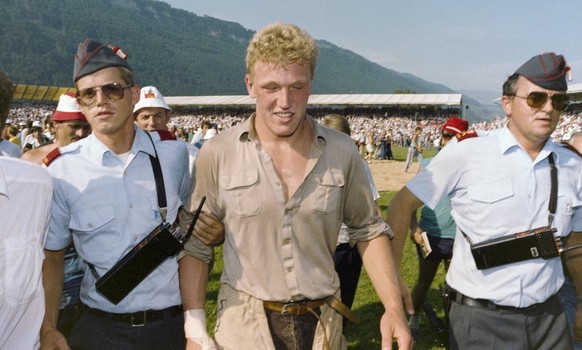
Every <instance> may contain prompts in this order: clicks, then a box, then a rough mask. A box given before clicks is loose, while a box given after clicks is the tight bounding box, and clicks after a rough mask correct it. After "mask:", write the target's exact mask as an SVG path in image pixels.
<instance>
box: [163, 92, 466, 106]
mask: <svg viewBox="0 0 582 350" xmlns="http://www.w3.org/2000/svg"><path fill="white" fill-rule="evenodd" d="M462 96H463V95H461V94H337V95H311V96H310V97H309V104H310V105H321V106H337V105H358V106H372V105H375V106H379V105H398V106H402V105H416V106H418V105H424V106H460V105H461V104H462ZM166 102H167V103H168V104H169V105H174V106H252V105H254V104H255V100H254V99H252V98H250V97H249V96H247V95H231V96H166Z"/></svg>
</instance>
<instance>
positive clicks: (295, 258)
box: [185, 115, 392, 302]
mask: <svg viewBox="0 0 582 350" xmlns="http://www.w3.org/2000/svg"><path fill="white" fill-rule="evenodd" d="M306 118H307V121H308V123H309V125H310V127H311V128H312V130H314V132H313V134H314V135H315V136H314V140H313V145H312V147H311V152H310V155H309V160H308V162H307V168H306V170H305V175H304V180H303V182H302V184H301V185H300V186H299V187H298V188H297V191H296V192H295V193H294V194H293V195H292V197H291V198H290V199H289V201H288V202H286V201H285V197H284V193H283V187H282V184H281V180H280V179H279V177H278V175H277V174H276V172H275V169H274V166H273V161H272V159H271V157H270V156H269V155H268V154H267V152H265V151H264V150H263V149H262V147H261V145H260V143H259V141H258V139H257V137H256V135H255V132H254V128H253V122H254V115H252V116H251V117H250V118H249V119H247V120H246V121H245V122H243V123H240V124H238V125H236V126H234V127H232V128H230V129H228V130H226V131H224V132H222V133H220V134H219V135H217V136H215V137H214V138H212V139H210V140H208V141H207V142H206V143H205V144H204V146H203V147H202V148H201V150H200V153H199V154H198V158H197V159H196V171H195V186H193V189H194V192H193V193H192V195H191V197H190V199H189V201H188V203H186V205H187V206H186V208H187V209H188V211H190V212H193V211H194V210H195V204H196V203H199V201H200V198H201V197H202V196H206V197H207V199H206V204H205V206H204V207H205V210H206V211H207V212H209V213H210V214H211V215H213V216H215V217H216V218H218V219H219V220H221V221H222V222H223V223H224V225H225V242H224V248H223V249H224V250H223V256H224V270H223V273H222V277H221V282H223V283H226V284H228V285H229V286H231V287H232V288H233V289H235V290H238V291H240V292H243V293H246V294H249V295H251V296H253V297H255V298H258V299H261V300H269V301H280V302H288V301H292V300H302V299H312V300H313V299H321V298H324V297H327V296H330V295H333V294H334V293H335V292H336V291H337V290H338V288H339V280H338V277H337V274H336V272H335V269H334V263H333V260H332V255H333V253H334V250H335V247H336V243H337V239H338V234H339V232H340V227H341V224H342V222H344V223H346V225H347V226H348V228H349V230H348V232H349V236H350V241H351V242H352V243H355V242H356V241H366V240H370V239H373V238H375V237H377V236H379V235H381V234H388V235H390V236H392V231H391V230H390V228H389V226H388V224H386V223H385V222H384V221H383V220H382V219H381V218H380V217H379V216H378V213H377V209H376V206H375V203H374V200H373V199H372V193H371V190H370V186H369V184H368V178H367V176H366V173H365V171H364V167H363V164H362V160H361V156H360V155H359V154H358V151H357V149H356V147H355V145H354V143H353V141H352V140H351V138H350V137H348V136H347V135H345V134H342V133H340V132H337V131H335V130H332V129H329V128H326V127H323V126H321V125H320V124H318V123H316V122H315V120H314V119H313V118H311V117H309V116H307V117H306ZM206 252H207V250H205V248H204V247H201V246H200V243H199V242H198V241H196V240H195V239H191V240H190V241H189V242H188V244H187V245H186V250H185V253H186V254H189V255H193V256H196V257H198V258H201V259H203V260H207V259H208V256H207V255H205V254H206ZM200 254H202V256H201V255H200Z"/></svg>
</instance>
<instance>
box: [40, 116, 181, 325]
mask: <svg viewBox="0 0 582 350" xmlns="http://www.w3.org/2000/svg"><path fill="white" fill-rule="evenodd" d="M135 130H136V135H135V139H134V142H133V145H132V147H131V150H130V153H129V158H128V159H127V164H124V162H123V161H122V160H121V159H120V158H119V157H118V156H117V155H116V154H114V153H113V152H112V151H111V150H109V149H108V148H107V147H106V146H105V145H104V144H103V143H102V142H101V141H99V140H98V139H97V138H96V137H95V136H94V135H90V136H89V137H87V138H85V139H83V140H80V141H78V142H76V143H73V144H71V145H69V146H66V147H63V148H61V153H62V155H61V156H60V157H58V158H57V159H56V160H54V161H53V162H52V163H51V164H50V166H49V167H48V170H49V172H50V173H51V175H52V176H53V177H54V187H55V191H54V196H53V204H52V209H51V222H50V228H49V234H48V237H47V240H46V244H45V248H46V249H48V250H60V249H63V248H65V247H66V246H67V244H68V243H69V241H70V239H71V235H72V239H73V241H74V243H75V247H76V248H77V251H78V253H79V255H80V256H81V258H82V259H83V260H84V261H85V262H87V263H90V264H92V265H93V266H94V267H95V269H96V271H97V273H98V274H99V276H103V275H104V274H105V273H106V272H107V271H109V269H110V268H111V267H112V266H113V265H114V264H115V263H116V262H117V261H119V260H120V259H121V257H123V255H125V254H126V253H127V252H128V251H130V250H131V249H132V248H133V247H134V246H135V245H136V244H137V243H139V242H140V241H141V240H142V239H143V238H144V237H146V236H147V235H148V234H149V233H150V232H151V231H152V230H153V229H155V228H156V226H158V225H159V224H160V223H161V221H162V219H161V217H160V213H159V210H158V197H157V193H156V184H155V181H154V176H153V171H152V165H151V163H150V159H149V155H154V156H155V152H154V148H153V146H152V142H151V141H150V138H149V137H148V135H147V134H146V133H145V132H143V131H142V130H140V129H137V128H136V129H135ZM150 135H151V136H152V138H153V140H154V143H155V148H156V150H157V153H158V155H159V160H160V163H161V167H162V171H163V177H164V184H165V187H166V198H167V208H168V214H167V221H168V222H174V221H175V220H176V217H177V213H178V209H179V207H180V206H181V205H182V203H184V201H185V199H186V197H187V195H188V190H189V187H190V183H191V182H190V175H189V171H188V151H187V149H186V146H185V143H184V142H177V141H172V140H170V141H160V137H159V135H158V134H157V133H156V132H152V133H150ZM85 270H86V271H85V277H84V279H83V283H82V285H81V300H82V302H83V303H85V304H86V305H88V306H90V307H92V308H96V309H100V310H103V311H107V312H115V313H127V312H135V311H141V310H147V309H164V308H167V307H169V306H172V305H179V304H181V300H180V293H179V286H178V264H177V261H176V258H175V257H173V258H170V259H168V260H166V261H165V262H164V263H162V264H161V265H160V266H159V267H158V268H157V269H156V270H154V271H153V272H152V273H151V274H150V275H149V276H148V277H147V278H146V279H145V280H144V281H143V282H142V283H140V284H139V285H138V286H137V287H136V288H135V289H134V290H133V291H132V292H131V293H130V294H129V295H128V296H127V297H126V298H125V299H123V300H122V301H121V302H120V303H119V304H118V305H114V304H112V303H111V302H109V301H108V300H107V299H105V298H104V297H103V296H102V295H101V294H99V293H98V292H97V291H96V289H95V281H96V278H95V276H93V274H92V273H91V272H90V271H89V269H88V268H85Z"/></svg>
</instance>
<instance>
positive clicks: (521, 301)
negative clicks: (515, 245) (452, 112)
mask: <svg viewBox="0 0 582 350" xmlns="http://www.w3.org/2000/svg"><path fill="white" fill-rule="evenodd" d="M550 152H551V153H553V154H554V158H555V161H556V166H557V168H558V204H557V209H556V215H555V220H554V224H553V226H554V227H556V228H557V230H558V231H557V235H558V236H565V235H568V234H569V232H570V231H571V230H574V231H580V230H581V229H582V220H581V219H582V215H579V214H580V210H581V209H580V206H581V205H582V199H581V195H582V192H581V191H582V179H581V178H582V167H581V164H582V162H581V161H580V158H579V157H578V156H577V155H575V154H574V153H573V152H571V151H569V150H566V149H565V148H564V147H561V146H559V145H556V144H554V143H553V142H552V141H551V140H548V141H547V142H546V144H545V145H544V147H543V149H542V150H541V152H540V153H539V155H538V156H537V158H536V159H535V160H533V161H532V159H531V158H530V157H529V155H528V154H527V153H526V152H525V151H524V150H523V149H522V148H521V147H520V145H519V144H518V143H517V141H516V139H515V137H514V136H513V135H512V134H511V132H510V131H509V129H508V128H507V127H505V128H503V129H501V130H499V131H497V132H493V133H491V134H490V135H488V136H485V137H476V138H471V139H467V140H464V141H462V142H459V143H457V144H451V145H447V147H444V148H443V150H442V151H441V152H440V153H439V154H438V155H437V156H436V157H435V158H434V159H433V160H432V162H431V163H430V164H429V165H428V166H427V167H426V169H425V170H423V171H422V172H421V173H420V174H418V175H417V176H416V177H415V178H414V179H413V180H412V181H410V183H409V184H408V185H407V187H408V189H409V190H410V191H411V192H412V193H413V194H414V195H416V196H417V197H418V198H419V199H420V200H421V201H423V202H424V203H425V204H426V205H428V206H429V207H431V208H434V206H435V205H436V204H437V203H438V201H439V200H440V199H441V198H443V197H444V196H446V195H450V197H451V204H452V213H451V214H452V216H453V218H454V219H455V222H456V223H457V238H456V240H455V245H454V248H453V260H452V262H451V266H450V268H449V271H448V273H447V277H446V278H447V283H448V284H449V285H451V287H453V288H454V289H456V290H458V291H459V292H461V293H463V294H465V295H467V296H470V297H473V298H483V299H489V300H491V301H493V302H494V303H497V304H500V305H507V306H514V307H527V306H529V305H532V304H535V303H540V302H543V301H545V300H547V299H548V298H549V297H550V296H552V295H554V294H555V293H556V292H557V291H558V289H559V288H560V286H561V285H562V283H563V281H564V276H563V271H562V265H561V262H560V259H559V258H553V259H548V260H544V259H541V258H538V259H531V260H526V261H522V262H516V263H511V264H507V265H503V266H499V267H493V268H488V269H483V270H477V268H476V265H475V261H474V259H473V256H472V254H471V249H470V244H469V243H468V241H467V239H465V238H464V237H463V235H462V233H461V231H462V232H464V233H465V234H466V235H467V237H469V239H470V240H471V242H472V243H478V242H482V241H485V240H488V239H492V238H496V237H500V236H505V235H509V234H513V233H517V232H521V231H525V230H529V229H533V228H537V227H541V226H546V225H548V203H549V198H550V188H551V186H550V184H551V181H550V166H549V161H548V155H549V154H550ZM575 213H576V215H575Z"/></svg>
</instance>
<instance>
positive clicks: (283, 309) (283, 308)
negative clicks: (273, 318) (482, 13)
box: [281, 302, 295, 315]
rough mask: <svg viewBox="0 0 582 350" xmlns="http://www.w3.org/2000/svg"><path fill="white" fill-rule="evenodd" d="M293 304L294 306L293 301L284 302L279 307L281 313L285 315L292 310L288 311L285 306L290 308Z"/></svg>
mask: <svg viewBox="0 0 582 350" xmlns="http://www.w3.org/2000/svg"><path fill="white" fill-rule="evenodd" d="M294 306H295V303H293V302H290V303H286V304H284V305H283V307H281V315H287V314H289V313H291V312H292V311H288V310H287V308H292V307H294Z"/></svg>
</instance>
